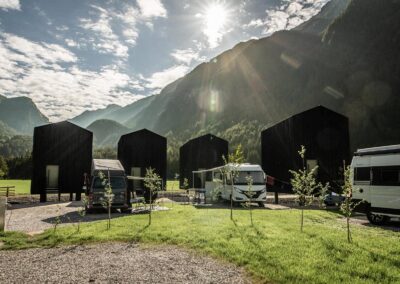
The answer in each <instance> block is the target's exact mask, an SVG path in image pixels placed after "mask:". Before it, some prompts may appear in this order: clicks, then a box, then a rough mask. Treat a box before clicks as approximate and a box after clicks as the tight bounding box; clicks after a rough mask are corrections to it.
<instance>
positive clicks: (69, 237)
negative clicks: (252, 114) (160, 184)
mask: <svg viewBox="0 0 400 284" xmlns="http://www.w3.org/2000/svg"><path fill="white" fill-rule="evenodd" d="M253 213H254V220H255V224H254V226H251V225H250V220H249V212H248V211H247V210H242V209H236V210H235V211H234V218H235V222H232V221H231V220H230V218H229V210H228V209H210V208H208V209H196V208H194V207H192V206H190V205H186V206H185V205H173V207H172V209H171V210H170V211H162V212H161V211H160V212H154V213H153V223H152V225H151V226H147V216H146V215H131V216H125V217H120V218H117V219H113V220H112V225H111V230H109V231H107V230H106V221H97V222H92V223H85V224H82V225H81V231H80V233H77V232H76V227H74V226H67V227H62V228H58V229H57V231H56V233H53V231H52V230H48V231H46V232H45V233H43V234H41V235H37V236H34V237H29V236H27V235H24V234H21V233H0V241H2V242H3V249H18V248H26V247H43V246H44V247H49V246H54V245H60V244H82V243H90V242H108V241H128V242H131V241H133V242H136V241H139V242H143V243H151V244H172V245H179V246H182V247H186V248H189V249H194V250H196V251H198V252H200V253H206V254H210V255H212V256H214V257H217V258H220V259H223V260H226V261H229V262H232V263H235V264H237V265H239V266H242V267H244V268H245V270H246V271H247V272H248V273H249V274H250V275H251V276H252V277H253V278H254V280H255V281H257V282H273V283H293V282H300V283H340V282H342V283H350V282H351V283H395V282H397V283H399V282H400V257H399V251H400V235H399V233H398V232H393V231H389V230H384V229H381V228H374V227H367V226H362V225H354V226H353V238H354V242H353V243H352V244H348V243H347V240H346V231H345V222H344V221H343V220H342V219H341V216H340V215H339V214H337V213H334V212H328V211H320V210H307V211H305V229H304V233H301V232H300V230H299V217H300V212H299V211H298V210H296V209H293V210H262V209H261V210H260V209H254V210H253Z"/></svg>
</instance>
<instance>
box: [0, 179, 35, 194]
mask: <svg viewBox="0 0 400 284" xmlns="http://www.w3.org/2000/svg"><path fill="white" fill-rule="evenodd" d="M1 186H15V194H30V193H31V181H30V180H29V179H1V180H0V187H1Z"/></svg>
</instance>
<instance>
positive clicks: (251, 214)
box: [249, 203, 254, 226]
mask: <svg viewBox="0 0 400 284" xmlns="http://www.w3.org/2000/svg"><path fill="white" fill-rule="evenodd" d="M249 210H250V220H251V225H252V226H254V224H253V212H252V211H251V203H250V206H249Z"/></svg>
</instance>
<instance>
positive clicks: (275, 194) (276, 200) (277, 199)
mask: <svg viewBox="0 0 400 284" xmlns="http://www.w3.org/2000/svg"><path fill="white" fill-rule="evenodd" d="M274 196H275V202H274V203H275V204H279V198H278V192H277V191H275V192H274Z"/></svg>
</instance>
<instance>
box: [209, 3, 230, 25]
mask: <svg viewBox="0 0 400 284" xmlns="http://www.w3.org/2000/svg"><path fill="white" fill-rule="evenodd" d="M226 16H227V12H226V9H225V8H224V7H223V6H222V5H221V4H212V5H210V6H209V7H208V8H207V9H206V13H205V21H206V28H207V29H209V30H213V31H215V32H218V31H220V30H221V29H222V28H223V27H224V25H225V23H226Z"/></svg>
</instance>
